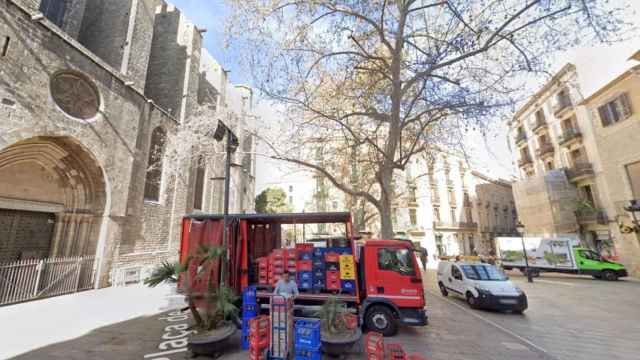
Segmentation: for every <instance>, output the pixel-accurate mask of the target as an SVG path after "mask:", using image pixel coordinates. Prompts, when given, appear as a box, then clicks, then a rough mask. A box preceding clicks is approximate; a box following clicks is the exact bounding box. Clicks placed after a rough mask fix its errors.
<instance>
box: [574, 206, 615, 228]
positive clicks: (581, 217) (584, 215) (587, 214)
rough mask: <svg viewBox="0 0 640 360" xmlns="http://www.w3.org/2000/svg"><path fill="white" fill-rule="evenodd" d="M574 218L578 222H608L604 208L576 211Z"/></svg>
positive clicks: (604, 223)
mask: <svg viewBox="0 0 640 360" xmlns="http://www.w3.org/2000/svg"><path fill="white" fill-rule="evenodd" d="M576 219H578V223H581V224H583V223H598V224H602V225H606V224H608V223H609V217H608V216H607V212H606V211H605V210H604V209H586V210H578V211H576Z"/></svg>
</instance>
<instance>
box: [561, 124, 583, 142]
mask: <svg viewBox="0 0 640 360" xmlns="http://www.w3.org/2000/svg"><path fill="white" fill-rule="evenodd" d="M580 140H582V133H580V130H578V129H577V128H575V127H571V128H567V129H564V130H563V131H562V137H561V138H560V145H562V146H571V145H572V144H574V143H576V142H578V141H580Z"/></svg>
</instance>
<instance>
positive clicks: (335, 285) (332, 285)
mask: <svg viewBox="0 0 640 360" xmlns="http://www.w3.org/2000/svg"><path fill="white" fill-rule="evenodd" d="M325 286H326V288H327V290H340V280H333V281H332V280H327V281H326V285H325Z"/></svg>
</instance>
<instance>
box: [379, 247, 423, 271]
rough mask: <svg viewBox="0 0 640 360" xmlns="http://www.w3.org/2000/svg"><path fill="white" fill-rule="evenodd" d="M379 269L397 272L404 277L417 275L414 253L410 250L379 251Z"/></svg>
mask: <svg viewBox="0 0 640 360" xmlns="http://www.w3.org/2000/svg"><path fill="white" fill-rule="evenodd" d="M378 268H379V269H380V270H389V271H395V272H397V273H400V274H402V275H415V270H414V268H413V253H412V252H411V251H410V250H409V249H399V248H382V249H378Z"/></svg>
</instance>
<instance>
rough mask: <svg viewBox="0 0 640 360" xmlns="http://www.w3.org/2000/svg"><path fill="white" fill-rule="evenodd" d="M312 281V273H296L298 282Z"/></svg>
mask: <svg viewBox="0 0 640 360" xmlns="http://www.w3.org/2000/svg"><path fill="white" fill-rule="evenodd" d="M312 279H313V273H312V272H311V271H300V272H299V273H298V280H299V281H300V282H302V281H311V280H312Z"/></svg>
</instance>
